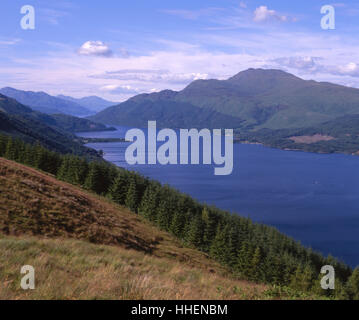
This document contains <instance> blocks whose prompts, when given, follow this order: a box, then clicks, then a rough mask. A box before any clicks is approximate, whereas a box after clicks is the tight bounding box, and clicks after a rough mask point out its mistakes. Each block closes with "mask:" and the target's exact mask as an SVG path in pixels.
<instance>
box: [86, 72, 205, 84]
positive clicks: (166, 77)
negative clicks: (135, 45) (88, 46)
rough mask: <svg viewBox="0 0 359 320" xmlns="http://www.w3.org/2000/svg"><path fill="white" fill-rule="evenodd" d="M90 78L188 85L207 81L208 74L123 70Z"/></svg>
mask: <svg viewBox="0 0 359 320" xmlns="http://www.w3.org/2000/svg"><path fill="white" fill-rule="evenodd" d="M90 77H92V78H96V79H113V80H114V79H116V80H125V81H141V82H153V83H156V82H167V83H171V84H186V83H189V82H191V81H194V80H198V79H207V78H208V74H206V73H200V72H189V73H174V72H170V71H168V70H151V69H148V70H144V69H123V70H117V71H107V72H105V73H102V74H96V75H91V76H90Z"/></svg>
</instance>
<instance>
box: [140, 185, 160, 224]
mask: <svg viewBox="0 0 359 320" xmlns="http://www.w3.org/2000/svg"><path fill="white" fill-rule="evenodd" d="M158 190H159V186H158V185H157V184H154V183H150V184H149V185H148V187H147V188H146V190H145V192H144V195H143V197H142V200H141V204H140V206H139V208H138V212H139V213H140V214H141V215H143V216H144V217H145V218H147V219H149V220H150V221H153V222H154V221H156V215H157V211H156V210H157V208H158V201H159V192H158Z"/></svg>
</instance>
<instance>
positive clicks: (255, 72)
mask: <svg viewBox="0 0 359 320" xmlns="http://www.w3.org/2000/svg"><path fill="white" fill-rule="evenodd" d="M257 77H258V78H265V79H292V80H294V79H296V80H301V79H300V78H298V77H296V76H295V75H293V74H291V73H288V72H285V71H283V70H279V69H261V68H259V69H254V68H250V69H247V70H244V71H241V72H239V73H237V74H236V75H234V76H233V77H231V78H229V79H228V80H229V81H238V80H251V79H255V78H257Z"/></svg>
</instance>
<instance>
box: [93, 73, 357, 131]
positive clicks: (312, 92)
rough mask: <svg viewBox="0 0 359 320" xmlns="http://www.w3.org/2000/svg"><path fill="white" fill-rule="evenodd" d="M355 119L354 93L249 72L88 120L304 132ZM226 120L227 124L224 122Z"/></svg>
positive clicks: (134, 101) (133, 102)
mask: <svg viewBox="0 0 359 320" xmlns="http://www.w3.org/2000/svg"><path fill="white" fill-rule="evenodd" d="M358 113H359V89H355V88H349V87H345V86H341V85H336V84H332V83H327V82H316V81H312V80H310V81H307V80H303V79H300V78H298V77H296V76H294V75H292V74H289V73H287V72H284V71H281V70H264V69H248V70H246V71H242V72H240V73H238V74H237V75H235V76H233V77H231V78H229V79H227V80H213V79H212V80H197V81H194V82H192V83H191V84H189V85H188V86H187V87H186V88H185V89H183V90H182V91H179V92H175V91H169V90H165V91H162V92H159V93H152V94H142V95H138V96H135V97H133V98H131V99H129V100H127V101H126V102H123V103H120V104H119V105H117V106H112V107H109V108H107V109H105V110H103V111H101V112H100V113H98V114H96V115H95V116H91V117H90V119H92V120H94V121H98V122H102V123H106V124H112V125H132V124H135V125H136V126H146V124H147V120H157V121H158V122H159V123H160V126H173V127H183V126H184V127H191V126H193V124H198V125H200V126H203V127H210V126H217V127H226V128H229V127H234V128H239V129H241V130H245V131H253V130H259V129H262V128H269V129H282V128H303V127H310V126H315V125H317V124H320V123H323V122H326V121H329V120H333V119H335V118H337V117H340V116H343V115H347V114H358ZM229 119H231V121H227V120H229Z"/></svg>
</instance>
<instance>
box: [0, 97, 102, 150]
mask: <svg viewBox="0 0 359 320" xmlns="http://www.w3.org/2000/svg"><path fill="white" fill-rule="evenodd" d="M95 127H97V129H99V130H106V127H105V126H103V125H99V124H95V123H93V122H91V121H90V122H89V120H87V119H79V118H76V117H72V116H67V115H47V114H44V113H41V112H38V111H34V110H32V109H31V108H30V107H27V106H24V105H22V104H21V103H19V102H18V101H16V100H15V99H12V98H9V97H6V96H4V95H2V94H0V133H5V134H6V135H11V136H13V137H17V138H21V139H22V140H24V141H26V142H30V143H35V142H39V143H41V144H42V145H43V146H44V147H46V148H49V149H50V150H53V151H57V152H61V153H75V154H79V155H86V156H90V157H92V156H93V157H97V152H96V151H94V150H92V149H88V148H86V147H84V146H82V144H80V143H79V142H78V141H77V140H78V139H77V138H76V136H75V135H73V134H72V132H74V131H77V130H76V128H78V129H79V130H81V131H89V129H91V128H92V129H94V128H95Z"/></svg>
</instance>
